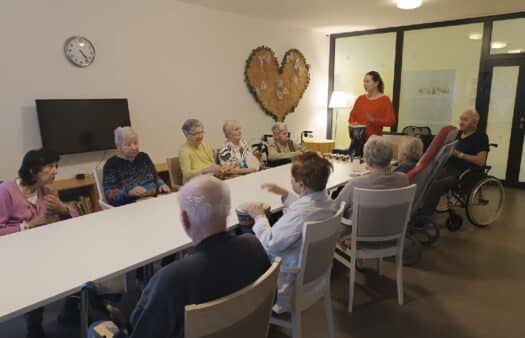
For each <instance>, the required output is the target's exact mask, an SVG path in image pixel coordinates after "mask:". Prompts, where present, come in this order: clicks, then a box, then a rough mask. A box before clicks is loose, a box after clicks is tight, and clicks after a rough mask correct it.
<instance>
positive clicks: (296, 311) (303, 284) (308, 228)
mask: <svg viewBox="0 0 525 338" xmlns="http://www.w3.org/2000/svg"><path fill="white" fill-rule="evenodd" d="M343 209H344V203H343V205H341V208H340V209H339V211H338V212H337V213H336V214H335V215H334V216H332V217H330V218H328V219H326V220H324V221H319V222H307V223H305V226H304V228H303V236H302V244H301V251H300V258H299V268H296V269H290V268H285V267H281V271H283V272H291V273H297V276H296V279H295V283H294V287H293V289H294V295H293V296H292V304H291V319H290V320H287V319H283V318H279V317H276V316H274V317H272V319H271V320H270V323H271V324H274V325H278V326H283V327H286V328H289V329H291V330H292V335H293V337H294V338H299V337H301V336H302V333H301V332H302V319H301V318H302V316H301V314H302V312H303V311H305V310H306V309H308V308H310V307H311V306H312V305H314V304H315V303H317V302H318V301H319V300H321V299H322V300H323V305H324V310H325V314H326V320H327V322H328V337H329V338H334V334H335V333H334V320H333V313H332V298H331V295H330V274H331V271H332V262H333V257H334V251H335V246H336V243H337V240H338V238H339V236H340V234H341V215H342V213H343Z"/></svg>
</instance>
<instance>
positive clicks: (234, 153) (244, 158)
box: [218, 120, 260, 175]
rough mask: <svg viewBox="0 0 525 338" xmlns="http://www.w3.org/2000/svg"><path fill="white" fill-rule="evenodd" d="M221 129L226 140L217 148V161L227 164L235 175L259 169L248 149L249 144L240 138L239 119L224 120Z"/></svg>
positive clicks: (257, 162)
mask: <svg viewBox="0 0 525 338" xmlns="http://www.w3.org/2000/svg"><path fill="white" fill-rule="evenodd" d="M222 131H223V132H224V136H225V137H226V142H225V143H224V144H223V145H222V146H221V147H220V148H219V153H218V159H219V163H220V164H221V165H223V166H227V167H229V168H231V169H230V173H232V174H235V175H242V174H249V173H252V172H255V171H257V170H258V169H259V167H260V163H259V161H258V160H257V158H256V157H255V156H254V155H253V154H252V152H251V151H250V146H249V145H248V143H246V142H245V141H244V140H243V139H242V132H241V124H240V123H239V121H235V120H228V121H226V122H224V125H223V126H222Z"/></svg>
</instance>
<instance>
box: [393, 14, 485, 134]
mask: <svg viewBox="0 0 525 338" xmlns="http://www.w3.org/2000/svg"><path fill="white" fill-rule="evenodd" d="M482 31H483V24H481V23H477V24H469V25H459V26H451V27H440V28H429V29H421V30H413V31H408V32H405V39H404V45H403V68H402V72H401V93H400V104H399V110H398V112H399V115H398V130H399V131H402V130H403V128H404V127H406V126H428V127H430V128H431V130H432V133H433V134H435V133H437V132H438V131H439V129H441V127H443V126H444V125H448V124H453V125H457V122H458V120H459V114H460V113H461V112H462V111H463V110H465V109H466V108H468V107H475V105H476V92H477V86H478V73H479V62H480V58H481V39H476V40H472V39H470V38H469V36H471V35H472V34H478V33H479V34H481V33H482ZM437 41H439V43H436V42H437Z"/></svg>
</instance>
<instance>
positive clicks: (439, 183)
mask: <svg viewBox="0 0 525 338" xmlns="http://www.w3.org/2000/svg"><path fill="white" fill-rule="evenodd" d="M459 119H460V122H459V130H460V131H459V133H458V137H457V141H458V142H457V144H456V147H455V149H454V150H453V151H452V155H451V157H450V159H449V160H448V162H447V164H446V165H445V168H443V170H442V171H441V172H440V173H438V175H437V176H436V179H435V180H434V182H433V183H432V185H431V186H430V189H429V191H428V193H427V197H426V200H425V202H424V205H423V213H424V214H425V215H429V216H430V215H432V214H433V213H434V210H435V209H436V206H437V205H438V203H439V200H440V198H441V196H443V195H444V194H446V193H447V192H448V191H449V190H451V189H454V188H456V187H457V186H458V185H459V182H460V175H461V174H462V173H463V172H465V171H466V170H468V169H470V170H473V171H479V172H483V169H484V167H485V162H486V161H487V156H488V152H489V147H490V146H489V138H488V136H487V134H485V133H484V132H483V131H481V130H479V129H478V124H479V114H478V113H477V112H476V111H475V110H472V109H469V110H466V111H464V112H463V113H462V114H461V115H460V118H459Z"/></svg>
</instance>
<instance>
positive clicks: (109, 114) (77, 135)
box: [35, 99, 131, 154]
mask: <svg viewBox="0 0 525 338" xmlns="http://www.w3.org/2000/svg"><path fill="white" fill-rule="evenodd" d="M35 102H36V110H37V113H38V122H39V124H40V135H41V137H42V146H43V147H44V148H46V149H48V150H51V151H54V152H57V153H59V154H74V153H84V152H90V151H98V150H107V149H114V148H115V142H114V137H113V131H114V130H115V128H117V127H118V126H130V125H131V122H130V119H129V108H128V100H127V99H66V100H57V99H52V100H36V101H35Z"/></svg>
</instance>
